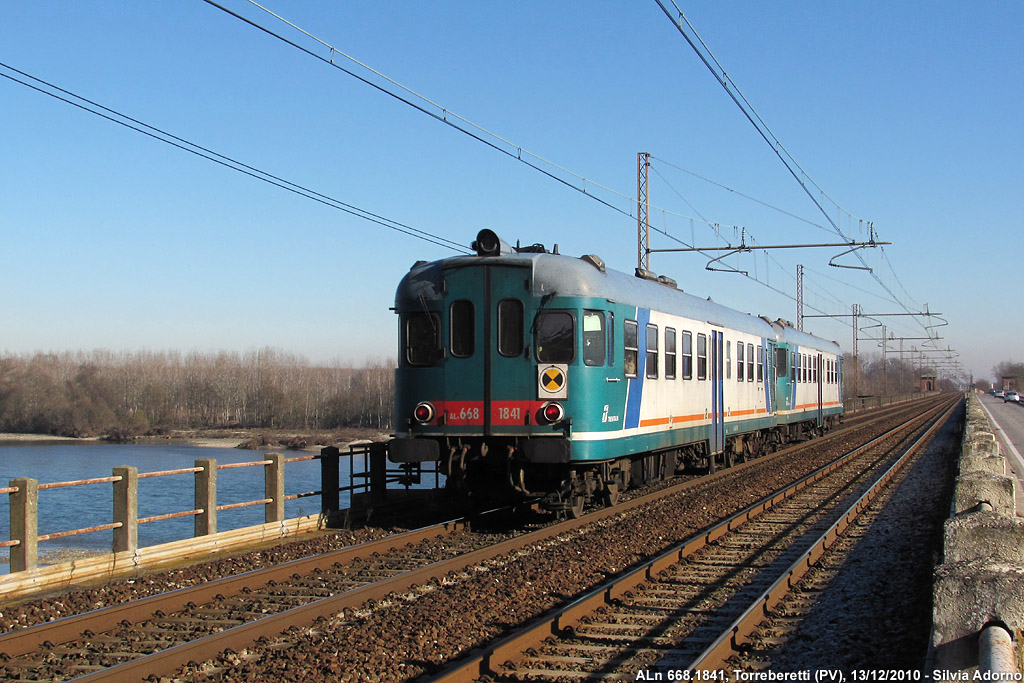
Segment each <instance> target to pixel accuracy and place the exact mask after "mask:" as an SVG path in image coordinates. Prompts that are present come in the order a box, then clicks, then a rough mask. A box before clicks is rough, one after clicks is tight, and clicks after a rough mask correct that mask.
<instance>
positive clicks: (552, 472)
mask: <svg viewBox="0 0 1024 683" xmlns="http://www.w3.org/2000/svg"><path fill="white" fill-rule="evenodd" d="M473 247H474V250H475V251H476V253H477V255H476V256H459V257H453V258H447V259H443V260H440V261H434V262H432V263H425V262H419V263H417V264H416V265H414V266H413V268H412V269H411V270H410V272H409V273H408V274H407V275H406V276H405V277H404V278H403V280H402V282H401V283H400V285H399V287H398V291H397V294H396V297H395V310H396V312H397V313H398V316H399V330H400V334H399V336H400V342H399V348H400V358H399V367H398V369H397V370H396V375H395V438H394V439H392V440H391V441H390V442H389V445H388V452H389V458H390V459H391V460H392V461H393V462H398V463H409V462H428V461H437V462H438V463H439V466H440V469H441V471H442V472H443V473H444V474H446V475H447V485H448V486H449V487H450V488H452V489H454V490H456V491H458V492H461V493H463V494H465V495H467V496H468V497H470V499H476V500H477V502H478V504H481V505H488V504H497V503H499V502H505V501H508V500H514V499H517V498H518V499H527V498H530V499H540V500H541V502H542V504H543V505H544V506H546V507H547V508H548V509H552V510H557V511H562V512H568V513H569V514H573V515H576V514H579V513H580V512H581V511H582V509H583V506H584V505H585V504H587V503H588V502H595V501H596V502H599V501H602V500H603V501H604V502H605V503H607V504H614V503H615V501H616V500H617V499H618V495H619V493H620V492H621V491H623V490H624V489H626V488H628V487H629V486H631V485H636V484H641V483H646V482H650V481H653V480H656V479H660V478H664V477H668V476H671V475H672V474H674V473H675V471H676V469H677V468H681V467H688V468H699V469H702V470H704V471H714V470H715V468H716V467H722V466H724V467H729V466H731V465H732V464H733V463H735V462H740V461H743V460H745V459H747V458H750V457H754V456H757V455H759V454H763V453H766V452H770V451H771V450H774V449H776V448H777V447H779V446H781V445H782V444H785V443H789V442H792V441H798V440H801V439H805V438H808V437H810V436H812V435H815V434H820V433H822V432H824V431H825V430H827V429H829V428H831V427H833V426H834V425H836V424H837V423H838V421H839V419H840V417H841V415H842V412H843V405H842V381H843V358H842V352H841V350H840V348H839V346H838V345H837V344H836V343H835V342H830V341H825V340H823V339H819V338H817V337H814V336H811V335H809V334H806V333H803V332H800V331H797V330H796V329H794V328H793V327H792V326H791V325H790V324H789V323H786V322H785V321H783V320H776V321H774V322H771V321H770V320H769V319H768V318H765V317H757V316H753V315H748V314H745V313H740V312H737V311H734V310H732V309H729V308H726V307H725V306H721V305H719V304H716V303H714V302H712V301H711V300H710V299H706V300H705V299H702V298H700V297H695V296H692V295H690V294H686V293H685V292H683V291H680V290H679V289H678V288H677V287H676V284H675V282H673V281H671V280H669V279H667V278H664V277H661V278H657V277H655V276H653V275H652V274H650V273H646V272H643V271H639V270H638V272H637V274H636V275H635V276H633V275H628V274H626V273H621V272H617V271H614V270H609V269H607V268H606V267H605V264H604V262H603V261H602V260H601V259H600V258H599V257H597V256H593V255H588V256H583V257H581V258H573V257H570V256H563V255H559V254H558V253H557V249H556V253H548V252H547V250H545V249H544V248H543V247H541V246H539V245H534V246H531V247H524V248H520V247H509V246H508V245H506V244H505V243H504V242H502V241H501V240H500V239H498V237H497V236H496V235H495V234H494V233H493V232H491V231H490V230H483V231H481V232H480V234H479V235H478V236H477V239H476V241H475V242H474V243H473Z"/></svg>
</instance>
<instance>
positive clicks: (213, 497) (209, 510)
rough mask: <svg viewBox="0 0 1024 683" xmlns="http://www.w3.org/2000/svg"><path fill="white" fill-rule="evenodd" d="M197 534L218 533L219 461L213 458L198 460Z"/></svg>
mask: <svg viewBox="0 0 1024 683" xmlns="http://www.w3.org/2000/svg"><path fill="white" fill-rule="evenodd" d="M195 466H196V467H202V468H203V469H202V470H200V471H199V472H196V498H195V500H196V509H197V510H202V512H200V513H199V514H197V515H196V533H195V535H196V536H208V535H210V534H215V533H217V461H216V460H214V459H213V458H203V459H201V460H196V465H195Z"/></svg>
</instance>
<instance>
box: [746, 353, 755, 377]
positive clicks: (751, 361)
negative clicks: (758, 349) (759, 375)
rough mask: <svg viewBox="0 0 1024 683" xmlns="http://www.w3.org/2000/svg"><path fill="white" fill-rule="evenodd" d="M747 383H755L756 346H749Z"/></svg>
mask: <svg viewBox="0 0 1024 683" xmlns="http://www.w3.org/2000/svg"><path fill="white" fill-rule="evenodd" d="M747 381H748V382H753V381H754V345H753V344H747Z"/></svg>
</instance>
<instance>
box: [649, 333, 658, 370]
mask: <svg viewBox="0 0 1024 683" xmlns="http://www.w3.org/2000/svg"><path fill="white" fill-rule="evenodd" d="M647 378H648V379H658V326H657V325H648V326H647Z"/></svg>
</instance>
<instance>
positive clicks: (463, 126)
mask: <svg viewBox="0 0 1024 683" xmlns="http://www.w3.org/2000/svg"><path fill="white" fill-rule="evenodd" d="M203 1H204V2H205V3H206V4H208V5H210V6H212V7H216V8H217V9H219V10H221V11H222V12H224V13H225V14H228V15H229V16H232V17H234V18H235V19H238V20H239V21H241V22H243V23H245V24H247V25H249V26H251V27H253V28H255V29H257V30H259V31H262V32H263V33H265V34H267V35H268V36H271V37H273V38H276V39H277V40H280V41H281V42H283V43H285V44H286V45H289V46H291V47H293V48H295V49H296V50H299V51H300V52H303V53H305V54H307V55H309V56H310V57H313V58H314V59H318V60H320V61H321V62H323V63H324V64H327V65H328V66H331V67H334V68H335V69H338V70H339V71H341V72H343V73H345V74H347V75H349V76H351V77H352V78H355V79H356V80H358V81H360V82H362V83H364V84H366V85H368V86H370V87H371V88H374V89H375V90H378V91H380V92H381V93H384V94H385V95H388V96H390V97H392V98H394V99H396V100H398V101H399V102H402V103H403V104H406V105H408V106H410V107H412V108H413V109H415V110H416V111H418V112H420V113H422V114H426V115H427V116H429V117H431V118H432V119H434V120H436V121H439V122H440V123H443V124H445V125H447V126H450V127H451V128H454V129H455V130H457V131H459V132H461V133H464V134H465V135H468V136H469V137H471V138H473V139H474V140H476V141H477V142H480V143H482V144H484V145H487V146H488V147H490V148H491V149H494V150H496V151H498V152H501V153H502V154H504V155H506V156H508V157H510V158H512V159H515V160H517V161H519V162H521V163H523V164H525V165H526V166H529V167H530V168H532V169H534V170H535V171H537V172H538V173H542V174H544V175H546V176H547V177H549V178H551V179H552V180H555V181H557V182H559V183H562V184H563V185H565V186H566V187H568V188H571V189H573V190H576V191H577V192H579V193H580V194H582V195H584V196H586V197H589V198H590V199H592V200H594V201H596V202H598V203H600V204H603V205H604V206H606V207H608V208H609V209H611V210H613V211H616V212H618V213H620V214H622V215H624V216H628V217H630V218H633V217H634V216H633V214H632V213H630V211H628V210H623V209H621V208H619V207H617V206H615V205H613V204H612V203H611V202H610V201H607V200H604V199H601V198H600V197H598V196H596V195H595V194H593V193H591V192H588V191H587V186H588V185H590V186H592V187H596V188H600V189H601V190H603V191H605V192H609V193H611V194H613V195H616V196H617V197H620V198H622V199H623V200H626V201H627V202H629V201H635V199H633V198H631V197H628V196H627V195H625V194H623V193H621V192H617V191H615V190H613V189H611V188H610V187H606V186H604V185H601V184H599V183H595V182H594V181H592V180H589V179H587V178H585V177H583V176H581V175H579V174H577V173H573V172H572V171H570V170H569V169H567V168H564V167H562V166H559V165H558V164H555V163H554V162H551V161H548V160H547V159H545V158H543V157H541V156H539V155H537V154H534V153H533V152H530V151H528V150H526V149H524V148H523V147H521V146H519V145H516V144H515V143H513V142H511V141H509V140H506V139H505V138H503V137H501V136H499V135H497V134H495V133H492V132H491V131H489V130H487V129H486V128H483V127H482V126H478V125H477V124H475V123H473V122H471V121H469V120H468V119H466V118H464V117H462V116H459V115H458V114H456V113H454V112H453V111H451V110H450V109H447V108H446V107H442V106H441V105H439V104H436V103H435V102H433V101H431V100H429V99H427V98H426V97H424V96H422V95H420V94H418V93H416V92H415V91H414V90H411V89H409V88H407V87H405V86H404V85H402V84H400V83H398V82H397V81H395V80H393V79H391V78H388V77H387V76H384V75H383V74H381V73H380V72H379V71H376V70H374V69H371V68H370V67H368V66H366V65H365V64H363V63H362V62H359V61H357V60H355V59H353V58H352V57H349V56H348V55H347V54H345V53H344V52H342V51H341V50H338V49H337V48H335V47H334V46H332V45H330V44H329V43H327V42H326V41H323V40H321V39H320V38H317V37H316V36H314V35H313V34H312V33H310V32H308V31H306V30H304V29H302V28H300V27H298V26H296V25H295V24H293V23H291V22H290V21H287V20H286V19H283V18H281V17H280V16H278V15H277V14H274V13H273V12H270V11H269V10H267V9H265V8H264V7H262V6H260V5H259V4H257V3H255V2H253V3H252V4H253V5H255V6H256V7H258V8H259V9H261V10H263V11H264V12H267V13H268V14H270V15H271V16H273V17H275V18H277V19H279V20H280V21H283V22H284V23H286V24H288V26H291V27H292V28H294V29H296V30H298V31H300V32H302V33H303V34H304V35H306V36H308V37H309V38H311V39H313V40H315V41H316V42H318V43H319V44H321V45H323V46H324V47H326V48H328V50H330V56H329V57H323V56H321V55H318V54H316V53H315V52H313V51H312V50H309V49H307V48H305V47H303V46H301V45H299V44H298V43H296V42H294V41H292V40H289V39H288V38H285V37H284V36H283V35H281V34H279V33H276V32H274V31H272V30H270V29H269V28H267V27H266V26H263V25H262V24H259V23H258V22H256V21H253V20H252V19H249V18H247V17H243V16H242V15H241V14H238V13H237V12H234V11H232V10H230V9H228V8H226V7H224V6H223V5H221V4H219V3H217V2H214V0H203ZM250 1H251V0H250ZM335 55H340V56H342V57H344V58H345V59H348V60H350V61H352V62H354V63H356V64H358V65H359V66H360V67H362V68H364V69H367V70H368V71H370V72H372V73H374V74H376V75H377V76H379V77H381V78H383V79H384V80H386V81H387V82H388V83H391V84H393V85H395V86H396V87H398V88H401V89H402V90H404V91H405V92H406V93H408V94H409V95H410V96H411V97H412V99H410V97H405V96H403V95H401V94H400V93H397V92H394V91H392V90H389V89H388V88H387V87H385V86H383V85H380V84H378V83H374V82H373V81H371V80H370V79H368V78H364V77H363V76H360V75H359V74H357V73H355V72H354V71H352V70H351V69H346V68H345V67H344V66H342V65H340V64H338V63H336V62H335V61H334V56H335ZM413 99H416V100H419V101H421V102H423V103H424V104H417V103H416V102H415V101H413ZM428 106H429V107H432V108H435V109H437V111H436V112H434V111H430V109H428V108H427V107H428ZM524 156H525V157H530V159H534V160H535V161H531V160H530V159H527V158H524ZM542 165H543V166H547V167H550V168H552V169H555V171H549V170H547V169H545V168H543V167H542ZM556 171H558V172H561V173H564V174H566V175H568V176H571V178H572V179H568V178H563V177H560V176H559V175H558V173H556ZM627 205H628V204H627Z"/></svg>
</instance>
